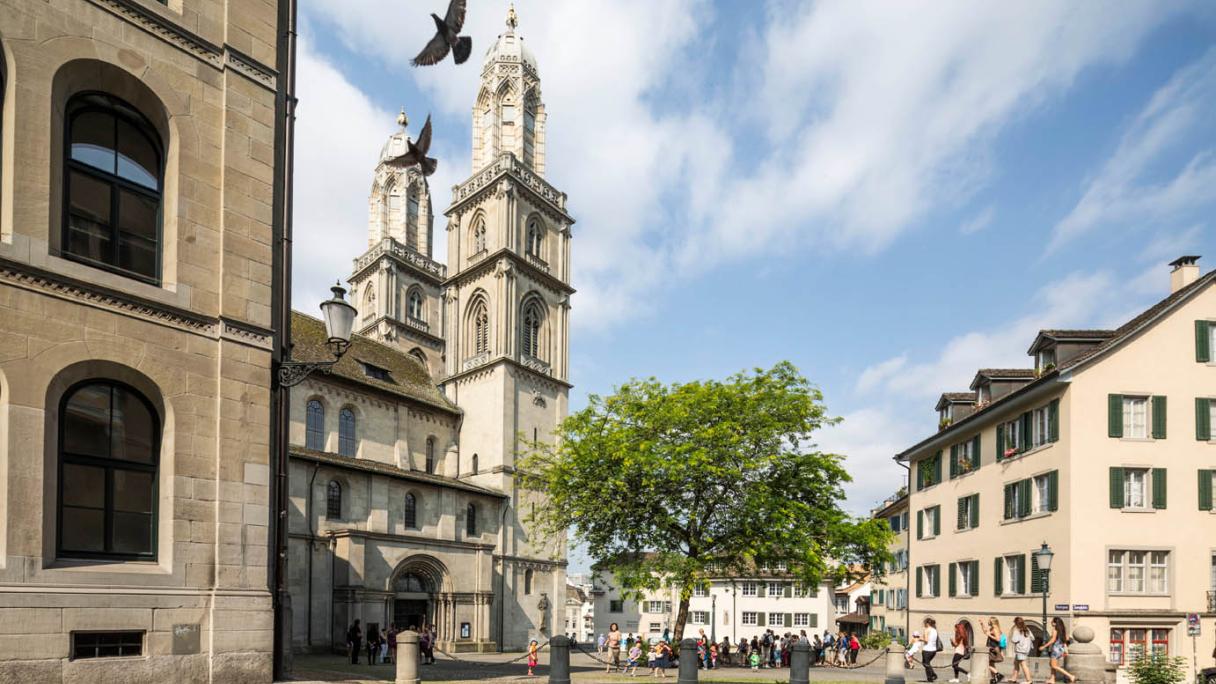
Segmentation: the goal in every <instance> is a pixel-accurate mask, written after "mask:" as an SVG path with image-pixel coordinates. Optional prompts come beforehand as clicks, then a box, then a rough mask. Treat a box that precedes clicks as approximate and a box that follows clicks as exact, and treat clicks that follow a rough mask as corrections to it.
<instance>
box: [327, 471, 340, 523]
mask: <svg viewBox="0 0 1216 684" xmlns="http://www.w3.org/2000/svg"><path fill="white" fill-rule="evenodd" d="M335 491H336V492H337V495H336V496H335V494H334V492H335ZM335 502H336V503H337V505H336V506H335ZM335 509H336V511H337V512H336V513H335ZM325 519H326V520H342V483H341V482H338V481H337V480H330V481H329V482H328V483H327V484H326V485H325Z"/></svg>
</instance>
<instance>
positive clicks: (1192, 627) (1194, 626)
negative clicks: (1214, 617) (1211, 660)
mask: <svg viewBox="0 0 1216 684" xmlns="http://www.w3.org/2000/svg"><path fill="white" fill-rule="evenodd" d="M1186 635H1187V636H1192V637H1197V636H1199V613H1187V614H1186Z"/></svg>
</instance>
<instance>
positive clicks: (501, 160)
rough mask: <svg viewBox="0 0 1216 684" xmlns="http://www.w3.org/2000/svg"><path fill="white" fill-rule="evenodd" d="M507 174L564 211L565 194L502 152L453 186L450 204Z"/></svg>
mask: <svg viewBox="0 0 1216 684" xmlns="http://www.w3.org/2000/svg"><path fill="white" fill-rule="evenodd" d="M507 173H510V174H512V175H514V176H515V177H516V178H517V179H518V180H519V181H520V182H521V183H522V184H523V185H524V186H525V187H527V188H528V189H529V190H531V191H532V192H534V193H536V195H538V196H539V197H541V198H542V199H544V200H545V201H547V202H550V203H552V204H553V205H554V206H555V207H557V208H558V209H561V210H562V211H565V210H566V193H564V192H559V191H558V190H557V188H555V187H553V186H552V185H549V183H548V182H546V181H545V179H543V178H541V177H540V176H539V175H537V174H536V173H535V172H533V171H532V170H531V169H529V168H528V167H527V165H526V164H524V163H523V162H521V161H519V160H518V159H516V158H515V155H514V154H513V153H511V152H503V153H502V154H500V155H498V158H497V159H495V160H494V161H492V162H490V163H489V164H487V165H486V166H485V168H483V169H482V170H480V171H478V172H477V173H476V174H474V175H473V177H472V178H470V179H468V180H467V181H465V182H464V183H462V184H460V185H456V186H453V187H452V204H455V203H457V202H460V201H462V200H464V199H465V198H467V197H470V196H472V195H474V194H475V193H477V192H478V191H479V190H481V189H482V188H485V187H487V186H489V185H491V184H492V183H494V182H495V181H496V180H498V178H499V176H502V175H504V174H507Z"/></svg>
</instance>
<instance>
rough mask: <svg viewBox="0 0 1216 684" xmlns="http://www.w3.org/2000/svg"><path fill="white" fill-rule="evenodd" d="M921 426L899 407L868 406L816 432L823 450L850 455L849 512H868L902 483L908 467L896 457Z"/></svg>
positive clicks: (847, 462)
mask: <svg viewBox="0 0 1216 684" xmlns="http://www.w3.org/2000/svg"><path fill="white" fill-rule="evenodd" d="M918 427H919V426H918V421H915V420H908V419H906V418H900V414H899V413H898V412H896V411H891V410H886V409H882V408H865V409H861V410H859V411H855V412H852V413H847V414H845V415H844V416H843V420H842V421H841V422H840V423H838V424H837V425H834V426H832V427H829V428H826V429H824V430H823V432H821V433H819V434H818V435H816V439H817V440H818V442H819V448H820V450H821V451H824V452H827V453H836V454H846V455H847V459H846V460H845V467H846V468H847V469H848V471H849V472H850V473H852V474H853V482H851V483H849V484H847V485H845V495H846V496H847V497H848V503H847V507H848V510H849V512H850V513H852V514H854V515H867V514H868V513H869V512H870V509H871V508H873V507H874V506H876V505H877V504H878V503H880V502H881V501H882V500H883V499H885V498H886V497H888V496H890V495H891V494H894V493H895V490H897V489H899V487H900V485H901V484H903V482H904V481H905V479H906V476H905V472H906V471H905V470H904V469H903V468H902V467H901V466H899V465H898V464H896V463H895V461H894V460H893V457H894V456H895V454H897V453H899V452H901V451H903V450H904V449H906V448H908V446H909V445H911V444H914V443H916V442H917V441H919V440H920V439H921V438H922V437H924V435H923V434H922V432H923V431H922V430H918Z"/></svg>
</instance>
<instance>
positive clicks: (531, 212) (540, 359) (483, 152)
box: [443, 8, 574, 648]
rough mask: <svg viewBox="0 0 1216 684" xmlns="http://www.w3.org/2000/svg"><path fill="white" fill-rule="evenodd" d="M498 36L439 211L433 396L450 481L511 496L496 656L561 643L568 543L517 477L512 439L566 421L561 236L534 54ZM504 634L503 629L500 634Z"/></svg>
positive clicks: (518, 443)
mask: <svg viewBox="0 0 1216 684" xmlns="http://www.w3.org/2000/svg"><path fill="white" fill-rule="evenodd" d="M517 24H518V22H517V19H516V16H515V10H514V8H512V9H511V11H510V13H509V14H508V16H507V26H506V31H505V32H503V33H502V34H501V35H499V37H498V40H497V41H496V42H495V43H494V44H493V45H492V46H491V47H490V49H489V51H488V52H487V53H486V57H485V61H484V63H483V66H482V72H481V88H480V91H479V93H478V96H477V101H476V103H475V104H474V106H473V164H472V175H471V176H470V178H469V179H468V180H466V181H464V182H463V183H461V184H460V185H457V186H455V187H454V188H453V189H452V203H451V205H450V206H449V207H448V209H447V211H446V212H445V214H446V216H447V219H448V223H447V231H448V232H447V246H448V265H449V267H450V268H451V271H452V274H451V276H450V277H449V278H448V279H447V280H446V281H445V283H444V297H445V301H444V309H445V313H444V315H445V330H446V331H447V335H446V338H447V353H446V366H445V373H444V380H443V388H444V391H445V393H446V394H447V396H448V398H449V399H451V400H452V401H454V402H455V403H456V404H457V405H459V406H460V407H461V408H462V409H464V418H463V423H462V426H461V435H460V465H459V473H460V477H461V478H462V479H466V480H467V481H469V482H471V483H472V484H478V485H482V486H486V487H491V488H494V489H497V490H500V491H503V492H505V493H507V494H508V495H509V496H510V501H509V505H510V512H509V513H508V514H507V515H505V516H504V518H503V520H504V525H503V528H502V529H501V530H500V538H499V544H498V548H497V549H495V573H496V574H497V575H499V579H501V581H502V582H503V586H504V592H503V595H502V596H500V597H499V601H500V603H501V605H498V606H495V607H494V610H495V611H496V612H497V613H498V614H497V615H494V616H493V618H492V622H493V623H494V624H495V631H496V634H495V638H496V639H497V640H498V641H499V643H501V644H503V645H504V647H507V648H511V647H521V646H523V645H526V644H527V640H528V639H529V638H535V637H538V636H539V637H542V638H541V641H542V642H543V641H544V638H545V637H548V636H552V635H554V634H559V633H561V632H562V631H563V630H562V624H563V623H562V611H563V606H564V602H565V556H566V551H565V548H564V546H565V540H564V539H561V540H549V539H542V538H539V537H538V536H535V535H533V534H532V533H531V532H530V531H529V529H528V525H527V522H526V520H527V518H528V516H529V514H530V512H531V509H532V505H533V502H534V501H535V500H536V499H535V497H536V496H539V493H536V492H529V491H525V490H522V489H521V488H519V487H518V486H517V485H516V482H515V479H514V473H515V462H516V453H517V451H519V450H522V449H523V448H524V446H525V445H524V444H523V440H542V441H543V440H549V439H552V435H553V432H554V429H555V428H556V426H557V424H558V422H559V421H561V420H562V419H563V418H565V416H566V414H567V400H568V395H569V391H570V387H571V385H570V384H569V371H570V369H569V360H568V359H569V357H568V349H569V319H570V295H571V294H573V292H574V289H573V288H571V287H570V236H571V232H570V227H571V225H572V224H573V223H574V219H573V218H571V216H570V215H569V214H568V213H566V195H565V193H563V192H560V191H559V190H557V189H556V188H554V187H553V186H552V185H550V184H549V183H548V182H547V181H546V180H545V178H544V174H545V106H544V102H543V99H542V95H541V84H540V75H539V72H538V70H537V65H536V58H535V57H533V55H532V53H531V52H530V51H529V50H528V49H527V47H526V46H525V44H524V38H523V37H522V36H520V35H518V34H517V33H516V27H517ZM498 630H501V631H498Z"/></svg>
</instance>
